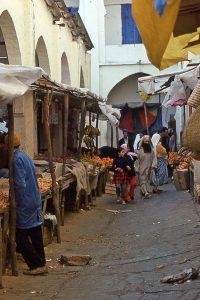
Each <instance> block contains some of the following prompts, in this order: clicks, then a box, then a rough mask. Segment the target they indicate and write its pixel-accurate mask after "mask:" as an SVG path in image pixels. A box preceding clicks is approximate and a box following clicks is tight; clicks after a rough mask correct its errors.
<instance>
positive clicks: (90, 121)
mask: <svg viewBox="0 0 200 300" xmlns="http://www.w3.org/2000/svg"><path fill="white" fill-rule="evenodd" d="M89 125H90V126H92V113H91V111H89Z"/></svg>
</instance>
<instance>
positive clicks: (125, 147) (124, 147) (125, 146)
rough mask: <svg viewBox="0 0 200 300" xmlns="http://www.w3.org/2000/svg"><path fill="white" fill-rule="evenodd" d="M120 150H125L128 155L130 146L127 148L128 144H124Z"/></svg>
mask: <svg viewBox="0 0 200 300" xmlns="http://www.w3.org/2000/svg"><path fill="white" fill-rule="evenodd" d="M120 148H121V149H123V150H124V151H125V152H126V153H127V152H128V146H127V144H122V145H121V146H120Z"/></svg>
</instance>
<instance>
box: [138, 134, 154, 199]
mask: <svg viewBox="0 0 200 300" xmlns="http://www.w3.org/2000/svg"><path fill="white" fill-rule="evenodd" d="M155 168H156V157H155V152H154V149H153V145H152V143H151V138H150V136H149V135H144V137H143V138H142V139H141V142H140V145H139V149H138V152H137V160H136V162H135V171H136V173H137V174H138V178H139V184H140V188H141V194H142V195H143V196H144V197H145V198H150V196H151V195H150V191H149V184H150V173H151V171H152V170H154V169H155ZM154 185H156V183H154Z"/></svg>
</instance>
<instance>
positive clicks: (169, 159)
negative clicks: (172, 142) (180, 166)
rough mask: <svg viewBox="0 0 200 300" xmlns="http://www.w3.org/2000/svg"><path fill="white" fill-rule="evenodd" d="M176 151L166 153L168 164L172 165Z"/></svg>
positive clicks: (175, 158) (176, 155) (176, 154)
mask: <svg viewBox="0 0 200 300" xmlns="http://www.w3.org/2000/svg"><path fill="white" fill-rule="evenodd" d="M177 157H178V153H177V152H169V155H168V164H169V165H173V164H174V162H175V161H176V160H177Z"/></svg>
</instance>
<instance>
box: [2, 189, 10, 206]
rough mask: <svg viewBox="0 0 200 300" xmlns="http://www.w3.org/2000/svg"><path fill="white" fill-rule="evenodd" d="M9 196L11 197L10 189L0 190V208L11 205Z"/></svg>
mask: <svg viewBox="0 0 200 300" xmlns="http://www.w3.org/2000/svg"><path fill="white" fill-rule="evenodd" d="M8 198H9V191H7V190H5V191H3V190H1V191H0V208H7V207H8V206H9V202H8Z"/></svg>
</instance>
